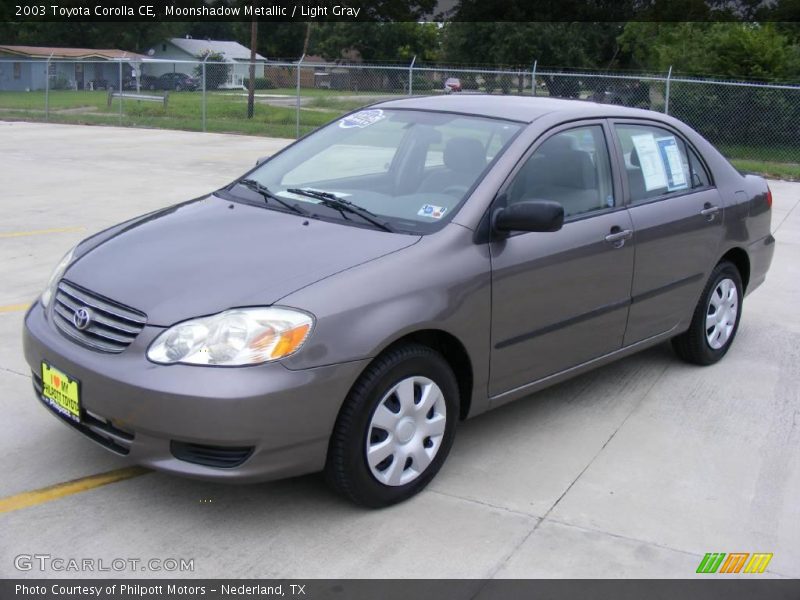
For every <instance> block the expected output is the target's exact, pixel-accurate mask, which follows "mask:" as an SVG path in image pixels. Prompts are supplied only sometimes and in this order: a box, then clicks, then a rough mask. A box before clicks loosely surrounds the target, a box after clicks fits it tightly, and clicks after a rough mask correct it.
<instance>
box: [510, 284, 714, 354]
mask: <svg viewBox="0 0 800 600" xmlns="http://www.w3.org/2000/svg"><path fill="white" fill-rule="evenodd" d="M702 278H703V274H702V273H695V274H694V275H690V276H689V277H684V278H683V279H678V280H677V281H673V282H671V283H668V284H667V285H662V286H661V287H658V288H655V289H652V290H649V291H647V292H642V293H641V294H639V295H637V296H633V297H632V298H628V299H627V300H620V301H619V302H612V303H611V304H606V305H604V306H599V307H597V308H594V309H592V310H590V311H589V312H585V313H583V314H580V315H578V316H576V317H571V318H569V319H565V320H563V321H559V322H558V323H552V324H551V325H546V326H545V327H542V328H540V329H534V330H533V331H529V332H528V333H523V334H521V335H518V336H515V337H512V338H508V339H507V340H503V341H502V342H497V343H496V344H495V345H494V347H495V349H496V350H501V349H502V348H507V347H508V346H513V345H514V344H519V343H520V342H525V341H527V340H529V339H532V338H535V337H538V336H540V335H545V334H546V333H552V332H553V331H557V330H559V329H563V328H564V327H569V326H570V325H577V324H578V323H582V322H583V321H588V320H589V319H594V318H595V317H599V316H601V315H604V314H606V313H609V312H611V311H614V310H617V309H619V308H623V307H625V306H629V305H631V304H635V303H637V302H642V301H644V300H649V299H650V298H653V297H655V296H658V295H659V294H663V293H665V292H669V291H670V290H673V289H675V288H678V287H681V286H684V285H686V284H689V283H693V282H695V281H697V280H699V279H702Z"/></svg>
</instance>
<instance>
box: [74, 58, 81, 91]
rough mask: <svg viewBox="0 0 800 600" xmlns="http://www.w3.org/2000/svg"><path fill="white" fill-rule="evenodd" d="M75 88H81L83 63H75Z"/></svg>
mask: <svg viewBox="0 0 800 600" xmlns="http://www.w3.org/2000/svg"><path fill="white" fill-rule="evenodd" d="M75 89H77V90H82V89H83V63H79V62H77V63H75Z"/></svg>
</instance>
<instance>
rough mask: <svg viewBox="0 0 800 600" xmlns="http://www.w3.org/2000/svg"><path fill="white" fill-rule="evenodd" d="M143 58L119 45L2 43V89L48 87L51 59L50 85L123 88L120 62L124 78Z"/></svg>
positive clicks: (38, 88) (0, 64)
mask: <svg viewBox="0 0 800 600" xmlns="http://www.w3.org/2000/svg"><path fill="white" fill-rule="evenodd" d="M143 58H145V57H144V56H142V55H140V54H136V53H135V52H126V51H124V50H115V49H104V50H96V49H92V48H52V47H44V46H3V45H0V90H2V91H18V92H20V91H22V92H24V91H32V90H43V89H45V87H46V86H47V79H46V72H47V69H48V62H47V61H48V60H49V71H50V72H49V75H50V82H49V86H50V89H72V90H85V89H101V88H102V89H105V88H107V87H109V86H113V87H114V88H115V89H119V88H120V81H119V78H120V65H121V66H122V79H123V81H124V80H125V79H127V78H128V77H130V76H131V73H132V72H133V69H134V67H135V65H137V64H138V63H139V62H140V61H141V60H142V59H143Z"/></svg>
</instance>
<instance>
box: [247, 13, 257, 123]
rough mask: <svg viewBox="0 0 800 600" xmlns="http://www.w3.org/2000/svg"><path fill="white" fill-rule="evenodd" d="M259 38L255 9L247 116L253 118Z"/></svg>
mask: <svg viewBox="0 0 800 600" xmlns="http://www.w3.org/2000/svg"><path fill="white" fill-rule="evenodd" d="M257 40H258V20H257V19H256V16H255V11H253V20H252V21H250V81H249V82H248V85H247V118H248V119H252V118H253V114H254V113H255V93H256V44H257Z"/></svg>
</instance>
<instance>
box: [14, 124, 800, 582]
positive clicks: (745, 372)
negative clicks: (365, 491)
mask: <svg viewBox="0 0 800 600" xmlns="http://www.w3.org/2000/svg"><path fill="white" fill-rule="evenodd" d="M285 143H286V142H285V141H284V140H271V139H265V138H257V137H244V136H231V135H218V134H200V133H187V132H175V131H164V130H152V131H151V130H136V129H117V128H107V127H81V126H69V125H46V124H29V123H3V122H0V156H2V161H0V181H2V182H3V195H2V200H0V206H2V221H0V280H2V282H3V285H2V287H0V340H2V341H3V343H2V344H0V389H2V390H3V391H4V394H3V396H2V398H0V407H1V408H2V411H3V413H2V414H3V415H4V418H3V419H0V445H1V447H2V452H0V473H2V477H0V505H2V502H3V499H4V498H8V497H10V496H15V497H16V496H17V495H19V494H23V493H25V492H30V491H34V490H38V489H40V488H42V487H45V486H51V485H54V484H59V483H62V482H66V481H70V480H74V479H76V478H81V477H87V476H92V475H95V474H98V473H104V472H108V471H113V470H116V469H120V468H122V467H125V466H126V465H127V463H126V462H125V461H123V460H122V459H119V458H117V457H115V456H112V455H111V454H109V453H108V452H106V451H105V450H104V449H102V448H100V447H98V446H96V445H94V444H93V443H92V442H91V441H88V440H86V439H84V438H83V437H82V436H80V435H78V434H76V433H74V432H73V431H71V430H69V429H68V428H66V427H64V426H63V425H61V424H60V423H58V422H57V421H56V419H54V418H53V417H51V416H50V415H48V414H47V412H46V411H45V410H44V409H43V408H42V407H41V406H39V405H38V402H37V401H36V400H35V399H34V396H33V392H32V390H31V382H30V376H29V369H28V367H27V365H26V364H25V362H24V360H23V358H22V349H21V343H20V330H21V325H22V316H23V309H22V307H23V306H24V305H25V304H27V303H29V302H31V301H32V300H33V299H34V298H35V296H36V295H37V294H38V292H39V291H40V290H41V288H42V286H43V284H44V282H45V280H46V278H47V276H48V274H49V272H50V269H51V268H52V267H53V266H54V265H55V263H56V262H57V261H58V259H59V258H60V257H61V255H62V254H63V253H64V252H66V251H67V250H68V249H69V248H70V247H71V246H72V245H73V244H74V243H75V242H77V241H78V240H79V239H81V238H83V237H85V236H87V235H89V234H91V233H93V232H95V231H98V230H99V229H101V228H103V227H106V226H109V225H112V224H114V223H117V222H119V221H122V220H124V219H127V218H129V217H132V216H134V215H137V214H140V213H144V212H147V211H150V210H153V209H155V208H158V207H161V206H165V205H169V204H172V203H174V202H177V201H180V200H185V199H188V198H191V197H194V196H196V195H200V194H201V193H203V192H206V191H208V190H211V189H214V188H216V187H219V186H220V185H222V184H224V183H226V182H227V181H229V180H231V179H232V178H233V177H234V176H236V175H237V174H239V173H241V172H242V171H243V170H244V169H246V168H247V167H249V166H251V165H252V164H253V162H254V161H255V159H256V158H257V157H258V156H261V155H265V154H269V153H271V152H274V151H276V150H277V149H279V148H280V147H281V146H282V145H283V144H285ZM771 187H772V190H773V193H774V214H773V229H774V230H775V237H776V239H777V240H778V241H777V249H776V253H775V259H774V262H773V266H772V270H771V271H770V273H769V276H768V278H767V282H766V283H765V284H764V285H763V286H762V287H761V288H760V289H758V290H757V291H756V292H754V293H753V295H751V296H749V297H748V298H747V300H746V302H745V305H744V317H743V319H742V322H741V328H740V331H739V335H738V338H737V340H736V343H735V344H734V346H733V348H732V349H731V351H730V352H729V354H728V356H727V357H726V358H725V360H723V361H722V362H721V363H719V364H717V365H715V366H712V367H708V368H699V367H692V366H688V365H685V364H683V363H680V362H678V361H677V360H676V359H675V358H674V357H673V355H672V353H671V351H670V349H669V346H668V345H663V346H659V347H656V348H653V349H650V350H648V351H646V352H644V353H641V354H639V355H636V356H633V357H630V358H628V359H625V360H623V361H621V362H618V363H615V364H612V365H609V366H607V367H604V368H602V369H599V370H596V371H593V372H591V373H588V374H586V375H584V376H581V377H579V378H576V379H574V380H572V381H569V382H566V383H564V384H561V385H558V386H556V387H553V388H550V389H548V390H545V391H543V392H541V393H539V394H537V395H535V396H532V397H530V398H527V399H525V400H521V401H519V402H516V403H513V404H511V405H509V406H506V407H503V408H501V409H498V410H497V411H494V412H492V413H489V414H487V415H484V416H481V417H479V418H477V419H474V420H471V421H468V422H466V423H463V424H461V427H460V430H459V434H458V438H457V440H456V444H455V446H454V448H453V451H452V454H451V455H450V458H449V459H448V461H447V463H446V465H445V467H444V468H443V469H442V471H441V472H440V474H439V476H438V477H437V478H436V480H434V482H433V483H432V484H431V485H430V486H429V488H428V489H427V490H426V491H425V492H423V493H422V494H420V495H419V496H417V497H416V498H414V499H412V500H411V501H409V502H406V503H404V504H402V505H399V506H395V507H392V508H389V509H384V510H381V511H368V510H362V509H359V508H356V507H354V506H351V505H349V504H348V503H347V502H345V501H343V500H340V499H339V498H338V497H336V496H335V495H333V494H332V493H330V492H329V491H328V490H327V489H326V488H325V486H324V485H323V483H322V481H321V478H320V477H318V476H309V477H301V478H297V479H292V480H287V481H281V482H275V483H267V484H259V485H250V486H224V485H220V484H210V483H204V482H197V481H190V480H185V479H180V478H177V477H172V476H167V475H162V474H159V473H148V474H145V475H141V476H138V477H134V478H130V479H126V480H124V481H120V482H116V483H111V484H108V485H105V486H102V487H93V488H92V486H91V485H90V486H88V487H90V488H92V489H89V490H88V491H85V492H82V493H75V494H70V495H61V497H58V496H59V494H57V493H56V494H53V498H52V499H51V500H50V501H47V502H41V503H38V504H36V503H32V505H30V506H24V503H23V505H21V507H20V508H17V509H14V510H9V511H8V512H5V513H3V514H0V529H1V530H2V539H3V543H2V544H0V576H1V577H17V576H23V577H24V576H33V577H41V576H48V577H58V576H63V575H68V576H75V575H76V574H75V573H62V572H58V571H48V572H45V573H41V572H39V571H38V570H32V571H28V572H19V571H17V570H16V569H15V567H14V557H15V556H17V555H19V554H34V553H38V554H50V555H51V556H54V557H64V558H94V559H104V560H106V561H109V562H110V561H111V560H112V559H114V558H123V559H127V558H138V559H143V560H147V559H150V558H156V559H163V558H184V559H194V571H193V572H190V573H173V572H150V571H141V570H130V569H126V570H123V571H122V572H119V573H114V575H118V576H126V577H152V576H175V575H189V576H195V577H200V576H202V577H214V576H216V577H228V576H232V577H245V576H246V577H294V578H303V577H443V578H447V577H689V576H692V575H693V574H694V572H695V569H696V568H697V565H698V564H699V562H700V560H701V559H702V557H703V555H704V554H705V553H706V552H771V553H773V554H774V558H773V559H772V562H771V563H770V565H769V569H768V572H767V573H766V574H765V576H776V577H800V502H798V501H797V498H798V497H800V316H799V315H798V312H797V306H798V301H800V208H798V204H800V184H793V183H785V182H772V183H771ZM90 481H91V480H90ZM83 575H85V576H101V577H102V576H108V573H98V572H95V573H91V572H89V573H84V574H83Z"/></svg>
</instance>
